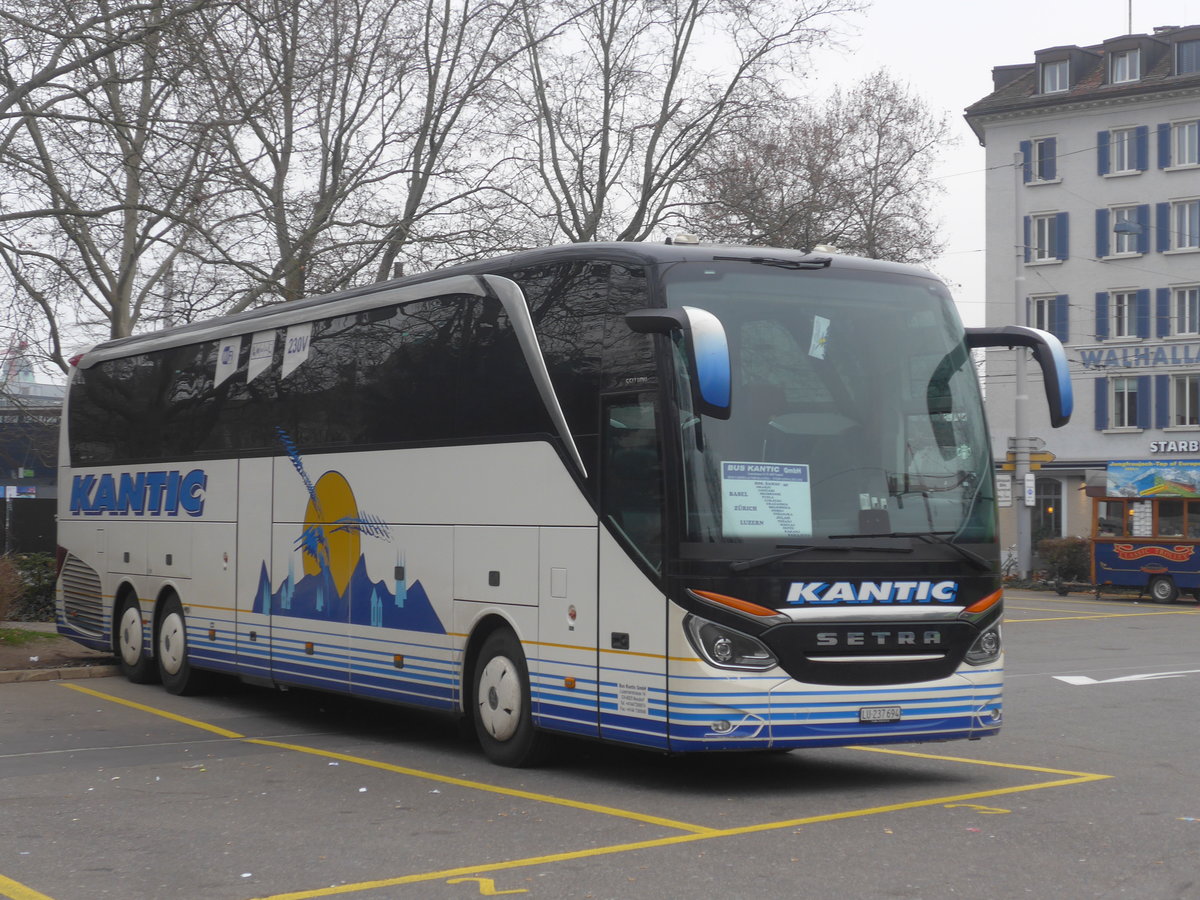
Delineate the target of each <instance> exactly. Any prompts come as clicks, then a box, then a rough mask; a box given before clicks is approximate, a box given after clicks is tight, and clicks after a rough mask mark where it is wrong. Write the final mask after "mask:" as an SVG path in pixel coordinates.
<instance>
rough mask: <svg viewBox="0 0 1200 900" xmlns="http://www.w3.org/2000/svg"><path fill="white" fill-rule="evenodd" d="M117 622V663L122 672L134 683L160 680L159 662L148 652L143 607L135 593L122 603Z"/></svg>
mask: <svg viewBox="0 0 1200 900" xmlns="http://www.w3.org/2000/svg"><path fill="white" fill-rule="evenodd" d="M115 621H116V623H117V641H116V645H117V660H118V662H117V664H118V665H119V666H120V669H121V674H122V675H124V676H125V677H126V678H128V679H129V680H130V681H132V682H133V683H134V684H153V683H154V682H156V681H158V664H157V663H156V662H155V661H154V659H153V658H152V657H150V656H148V655H147V654H146V638H145V635H146V629H145V628H144V627H143V625H142V607H141V604H140V603H139V602H138V598H137V597H136V596H135V595H134V594H129V595H127V596H126V597H125V599H124V601H123V602H122V603H121V605H120V607H119V610H118V612H117V615H116V619H115Z"/></svg>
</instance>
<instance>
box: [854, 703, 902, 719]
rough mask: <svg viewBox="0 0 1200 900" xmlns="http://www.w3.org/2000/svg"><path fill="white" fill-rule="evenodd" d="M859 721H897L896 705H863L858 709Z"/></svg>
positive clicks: (898, 715)
mask: <svg viewBox="0 0 1200 900" xmlns="http://www.w3.org/2000/svg"><path fill="white" fill-rule="evenodd" d="M858 721H860V722H899V721H900V707H898V706H864V707H862V708H861V709H859V711H858Z"/></svg>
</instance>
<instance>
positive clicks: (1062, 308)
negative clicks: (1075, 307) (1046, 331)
mask: <svg viewBox="0 0 1200 900" xmlns="http://www.w3.org/2000/svg"><path fill="white" fill-rule="evenodd" d="M1070 316H1071V304H1070V303H1069V302H1068V301H1067V295H1066V294H1056V295H1055V296H1054V321H1052V322H1051V323H1050V324H1051V328H1050V331H1051V332H1052V333H1053V335H1054V336H1055V337H1056V338H1058V339H1059V340H1060V341H1062V342H1063V343H1064V344H1065V343H1067V341H1069V340H1071V318H1070Z"/></svg>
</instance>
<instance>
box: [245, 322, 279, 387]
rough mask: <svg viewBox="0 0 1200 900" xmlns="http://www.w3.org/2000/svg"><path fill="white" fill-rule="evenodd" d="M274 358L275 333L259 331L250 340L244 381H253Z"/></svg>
mask: <svg viewBox="0 0 1200 900" xmlns="http://www.w3.org/2000/svg"><path fill="white" fill-rule="evenodd" d="M274 358H275V331H274V330H273V329H272V330H271V331H259V332H257V333H256V334H255V335H254V337H252V338H251V339H250V362H249V363H248V365H247V368H246V381H253V380H254V379H255V378H257V377H258V376H259V375H261V374H262V373H263V372H265V371H267V369H269V368H270V367H271V361H272V360H274Z"/></svg>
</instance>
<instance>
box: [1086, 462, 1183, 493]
mask: <svg viewBox="0 0 1200 900" xmlns="http://www.w3.org/2000/svg"><path fill="white" fill-rule="evenodd" d="M1107 491H1108V496H1110V497H1200V460H1194V459H1131V460H1114V461H1113V462H1110V463H1109V464H1108V487H1107Z"/></svg>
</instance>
